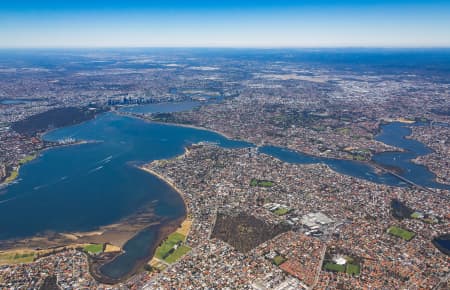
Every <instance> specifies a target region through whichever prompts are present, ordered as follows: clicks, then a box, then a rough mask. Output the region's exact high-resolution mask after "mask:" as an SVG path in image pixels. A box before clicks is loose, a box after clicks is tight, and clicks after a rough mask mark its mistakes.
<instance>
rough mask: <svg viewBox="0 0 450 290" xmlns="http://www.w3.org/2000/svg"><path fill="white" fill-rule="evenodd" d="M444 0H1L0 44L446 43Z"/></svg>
mask: <svg viewBox="0 0 450 290" xmlns="http://www.w3.org/2000/svg"><path fill="white" fill-rule="evenodd" d="M449 15H450V1H439V0H438V1H415V0H410V1H403V0H391V1H386V0H378V1H375V0H366V1H365V0H359V1H349V0H342V1H327V0H304V1H302V0H298V1H287V0H278V1H273V0H259V1H244V0H240V1H237V0H228V1H220V0H218V1H214V0H210V1H201V0H196V1H187V0H185V1H175V0H172V1H171V0H166V1H151V0H148V1H138V0H128V1H119V0H108V1H107V0H90V1H87V0H77V1H74V0H59V1H54V0H28V1H26V0H22V1H19V0H15V1H12V0H11V1H7V0H5V1H3V0H2V1H0V47H154V46H157V47H161V46H162V47H450V32H449V31H450V16H449Z"/></svg>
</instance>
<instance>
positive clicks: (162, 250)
mask: <svg viewBox="0 0 450 290" xmlns="http://www.w3.org/2000/svg"><path fill="white" fill-rule="evenodd" d="M185 239H186V237H185V236H184V235H182V234H180V233H177V232H175V233H173V234H170V236H168V237H167V239H166V240H165V241H164V242H163V243H162V245H161V246H159V247H158V248H157V249H156V253H155V257H156V258H158V259H160V260H165V258H166V257H167V256H168V253H169V251H170V250H171V249H172V248H173V246H175V245H176V244H177V243H180V242H184V240H185Z"/></svg>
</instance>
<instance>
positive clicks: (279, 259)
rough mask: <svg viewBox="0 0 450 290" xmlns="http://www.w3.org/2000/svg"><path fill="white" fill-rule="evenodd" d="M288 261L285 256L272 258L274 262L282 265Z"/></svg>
mask: <svg viewBox="0 0 450 290" xmlns="http://www.w3.org/2000/svg"><path fill="white" fill-rule="evenodd" d="M285 261H286V259H285V258H284V257H283V256H280V255H278V256H275V257H274V258H273V260H272V262H273V263H274V264H275V265H277V266H280V265H281V264H283V263H284V262H285Z"/></svg>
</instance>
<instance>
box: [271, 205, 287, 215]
mask: <svg viewBox="0 0 450 290" xmlns="http://www.w3.org/2000/svg"><path fill="white" fill-rule="evenodd" d="M288 212H289V209H288V208H285V207H279V208H277V209H276V210H275V211H274V212H273V213H274V214H276V215H280V216H281V215H285V214H287V213H288Z"/></svg>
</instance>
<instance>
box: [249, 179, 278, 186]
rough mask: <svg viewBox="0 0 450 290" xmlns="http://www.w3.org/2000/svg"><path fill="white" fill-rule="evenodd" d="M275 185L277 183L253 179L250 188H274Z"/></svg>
mask: <svg viewBox="0 0 450 290" xmlns="http://www.w3.org/2000/svg"><path fill="white" fill-rule="evenodd" d="M274 184H275V183H274V182H273V181H269V180H259V179H256V178H252V180H251V181H250V186H259V187H272V186H274Z"/></svg>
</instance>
